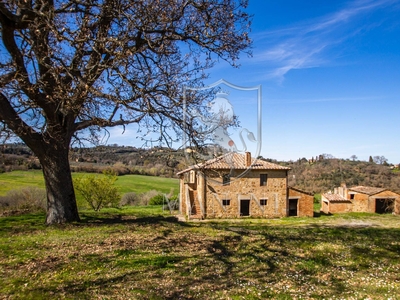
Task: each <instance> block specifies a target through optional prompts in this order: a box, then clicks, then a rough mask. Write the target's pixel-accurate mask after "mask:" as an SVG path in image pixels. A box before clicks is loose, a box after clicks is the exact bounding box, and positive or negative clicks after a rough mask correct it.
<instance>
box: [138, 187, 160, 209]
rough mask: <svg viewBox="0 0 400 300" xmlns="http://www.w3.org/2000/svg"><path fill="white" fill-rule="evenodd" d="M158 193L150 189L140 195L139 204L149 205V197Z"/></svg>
mask: <svg viewBox="0 0 400 300" xmlns="http://www.w3.org/2000/svg"><path fill="white" fill-rule="evenodd" d="M158 194H160V192H159V191H155V190H150V191H148V192H146V193H143V194H141V195H140V205H149V204H150V199H152V198H153V197H155V196H157V195H158Z"/></svg>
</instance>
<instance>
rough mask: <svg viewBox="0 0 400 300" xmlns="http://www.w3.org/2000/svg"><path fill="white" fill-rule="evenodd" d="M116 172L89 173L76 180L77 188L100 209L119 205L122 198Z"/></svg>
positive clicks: (97, 209)
mask: <svg viewBox="0 0 400 300" xmlns="http://www.w3.org/2000/svg"><path fill="white" fill-rule="evenodd" d="M116 180H117V176H116V175H115V173H110V172H104V173H103V175H97V176H96V175H87V176H84V177H81V178H76V179H75V180H74V186H75V189H76V190H77V191H78V193H80V194H81V195H82V197H83V199H85V201H86V202H87V203H88V204H89V205H90V207H91V208H92V209H93V210H95V211H99V210H100V209H101V208H103V207H118V205H119V202H120V200H121V197H120V195H119V194H118V190H117V187H116V186H115V185H114V183H115V181H116Z"/></svg>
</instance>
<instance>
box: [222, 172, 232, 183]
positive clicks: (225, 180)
mask: <svg viewBox="0 0 400 300" xmlns="http://www.w3.org/2000/svg"><path fill="white" fill-rule="evenodd" d="M230 183H231V177H230V176H229V174H225V175H222V184H223V185H230Z"/></svg>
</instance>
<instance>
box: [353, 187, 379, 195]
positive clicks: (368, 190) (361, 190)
mask: <svg viewBox="0 0 400 300" xmlns="http://www.w3.org/2000/svg"><path fill="white" fill-rule="evenodd" d="M349 190H350V191H353V192H357V193H361V194H367V195H374V194H378V193H380V192H383V191H386V190H387V189H385V188H377V187H371V186H361V185H360V186H355V187H351V188H349Z"/></svg>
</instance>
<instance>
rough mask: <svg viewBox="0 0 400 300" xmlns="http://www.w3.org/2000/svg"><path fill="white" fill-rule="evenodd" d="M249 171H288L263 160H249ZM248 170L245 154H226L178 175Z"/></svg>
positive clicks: (286, 168)
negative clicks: (198, 170)
mask: <svg viewBox="0 0 400 300" xmlns="http://www.w3.org/2000/svg"><path fill="white" fill-rule="evenodd" d="M251 163H252V164H251V166H250V168H251V169H256V170H290V168H288V167H284V166H280V165H278V164H274V163H270V162H267V161H264V160H260V159H256V158H253V157H252V158H251ZM247 168H249V167H248V166H246V156H245V154H241V153H237V152H228V153H226V154H224V155H221V156H219V157H216V158H213V159H210V160H207V161H206V162H204V163H202V164H197V165H194V166H191V167H189V168H187V169H185V170H183V171H180V172H179V173H177V174H178V175H179V174H182V173H185V172H187V171H190V170H193V169H214V170H229V169H234V170H245V169H247Z"/></svg>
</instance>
